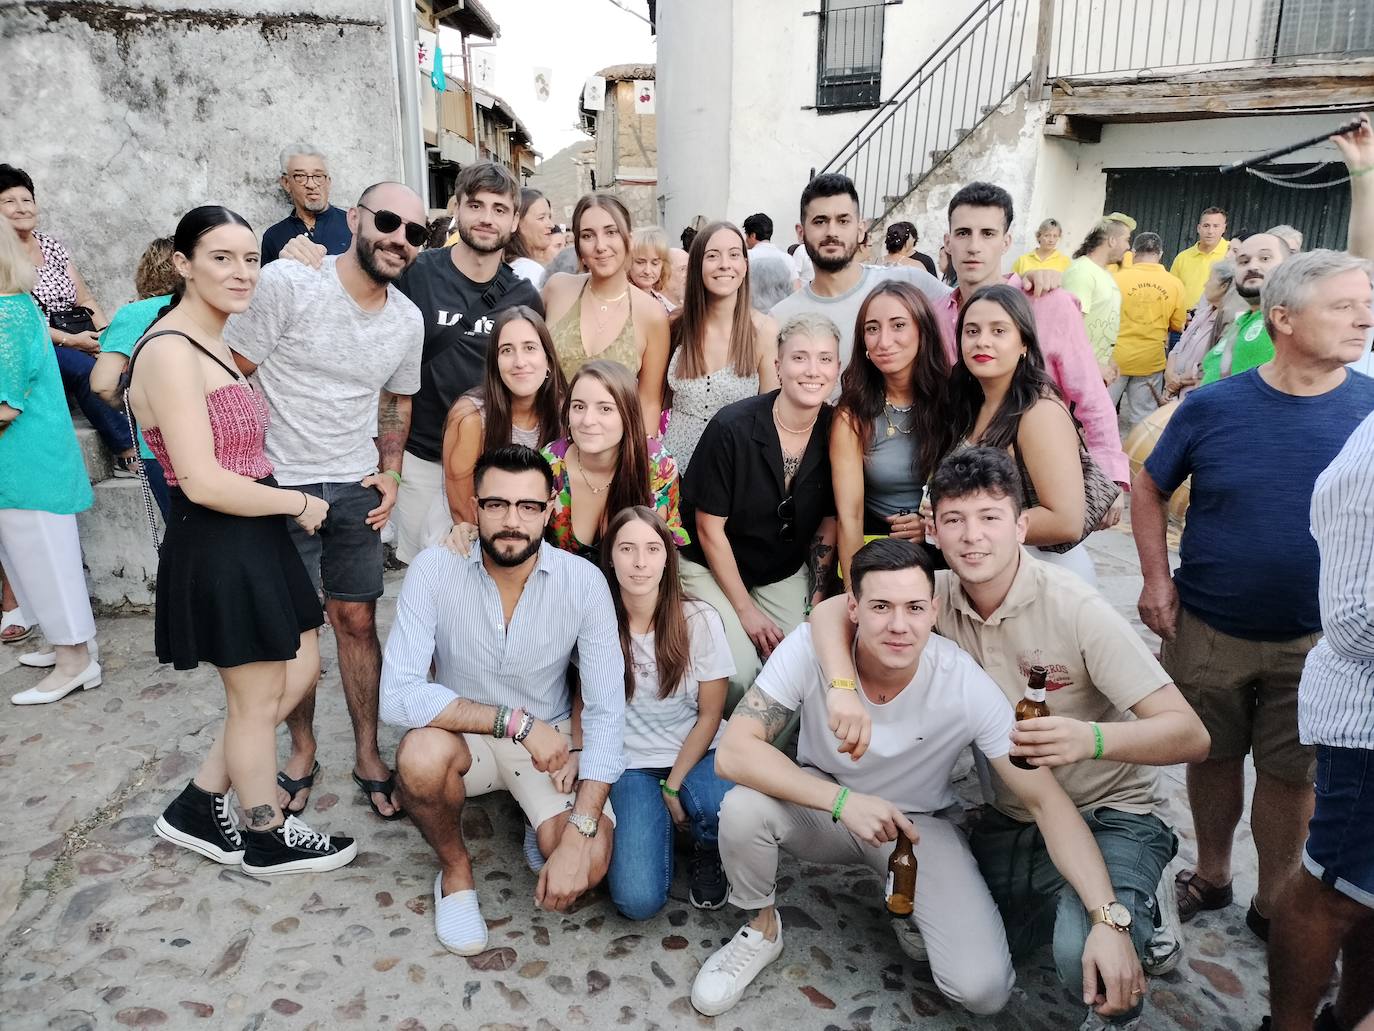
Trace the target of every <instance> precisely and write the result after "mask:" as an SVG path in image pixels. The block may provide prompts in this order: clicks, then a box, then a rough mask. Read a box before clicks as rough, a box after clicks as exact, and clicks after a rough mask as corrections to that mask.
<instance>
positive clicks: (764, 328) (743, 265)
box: [663, 222, 778, 472]
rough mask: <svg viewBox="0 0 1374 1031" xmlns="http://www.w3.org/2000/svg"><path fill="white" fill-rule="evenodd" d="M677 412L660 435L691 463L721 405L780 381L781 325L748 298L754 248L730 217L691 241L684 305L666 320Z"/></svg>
mask: <svg viewBox="0 0 1374 1031" xmlns="http://www.w3.org/2000/svg"><path fill="white" fill-rule="evenodd" d="M669 334H670V340H671V343H672V353H673V356H672V358H670V359H669V361H668V386H669V387H671V388H672V391H673V414H672V418H671V419H669V421H668V430H667V432H666V433H665V434H664V436H663V443H664V444H665V445H666V446H667V448H668V452H669V454H671V455H672V456H673V458H675V459H676V460H677V463H678V468H679V469H681V470H683V471H684V472H685V471H686V469H687V467H688V465H689V464H691V461H692V452H693V451H694V450H695V449H696V446H697V441H699V440H700V439H701V433H702V430H704V429H706V424H707V423H708V422H710V421H711V418H712V416H714V415H715V414H716V413H717V412H718V411H720V410H721V409H722V408H724V407H725V406H726V405H728V404H733V403H734V402H736V401H742V400H744V399H745V398H746V397H754V396H755V395H756V394H760V393H764V394H766V393H767V392H768V391H770V390H772V389H774V388H775V387H776V386H777V385H778V373H777V368H776V365H777V357H778V326H777V323H776V322H774V321H773V319H772V318H771V317H770V316H768V315H764V314H762V313H761V312H756V311H754V308H753V305H752V304H751V303H750V300H749V249H748V247H747V246H746V245H745V242H744V234H743V233H741V232H740V231H739V230H738V229H737V228H736V227H735V226H733V225H731V224H730V223H729V222H713V223H711V224H710V225H709V226H707V227H706V228H705V229H703V230H702V231H701V232H699V233H697V235H696V239H694V240H693V241H692V249H691V251H689V252H688V255H687V284H686V288H685V295H684V298H683V305H682V309H681V310H680V311H677V312H675V313H674V314H673V320H672V322H671V324H670V326H669Z"/></svg>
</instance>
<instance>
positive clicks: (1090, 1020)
mask: <svg viewBox="0 0 1374 1031" xmlns="http://www.w3.org/2000/svg"><path fill="white" fill-rule="evenodd" d="M1078 1031H1145V1018H1144V1017H1143V1016H1139V1017H1134V1018H1132V1019H1130V1020H1128V1021H1126V1023H1124V1024H1113V1023H1112V1022H1111V1021H1109V1020H1107V1019H1106V1018H1105V1017H1099V1016H1098V1015H1097V1014H1096V1013H1095V1012H1093V1011H1092V1010H1088V1016H1087V1018H1086V1019H1085V1020H1084V1021H1083V1023H1081V1024H1079V1025H1078Z"/></svg>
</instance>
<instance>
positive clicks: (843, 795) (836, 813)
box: [830, 788, 849, 823]
mask: <svg viewBox="0 0 1374 1031" xmlns="http://www.w3.org/2000/svg"><path fill="white" fill-rule="evenodd" d="M848 798H849V789H848V788H840V793H839V794H838V795H836V796H835V804H834V805H833V806H832V807H831V809H830V821H831V823H839V822H840V813H841V812H842V811H843V810H844V803H845V801H846V800H847V799H848Z"/></svg>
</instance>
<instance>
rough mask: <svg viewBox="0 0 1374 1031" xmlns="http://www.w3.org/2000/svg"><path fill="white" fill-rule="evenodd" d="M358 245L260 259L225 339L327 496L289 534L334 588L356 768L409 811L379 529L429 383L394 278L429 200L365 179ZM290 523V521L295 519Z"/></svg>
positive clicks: (421, 237) (418, 332) (308, 739)
mask: <svg viewBox="0 0 1374 1031" xmlns="http://www.w3.org/2000/svg"><path fill="white" fill-rule="evenodd" d="M348 228H349V231H350V232H351V233H352V236H353V240H352V243H351V244H350V245H349V247H348V250H346V251H345V252H344V253H342V254H340V255H338V256H337V257H335V256H329V257H325V258H324V259H323V261H322V262H321V263H320V264H319V266H318V267H316V268H312V267H310V266H308V265H305V264H302V263H300V262H296V261H276V262H273V263H272V264H271V265H269V266H267V267H266V268H264V269H263V270H262V274H261V276H260V277H259V279H258V284H257V289H256V290H255V291H254V293H253V299H252V303H251V304H250V305H249V307H248V310H247V311H245V312H243V313H242V314H240V315H235V316H233V317H232V318H231V319H230V321H229V323H228V325H226V326H225V329H224V339H225V341H226V342H227V343H228V344H229V345H230V347H232V348H233V350H234V357H235V360H236V361H237V362H238V364H239V368H241V369H242V370H243V372H244V373H245V374H253V375H254V379H255V381H256V384H257V387H258V389H259V391H260V392H261V394H262V397H263V399H264V400H265V402H266V404H267V409H268V415H269V423H268V429H267V448H266V450H267V453H268V455H269V456H271V460H272V465H273V466H274V468H275V469H276V477H277V481H278V482H279V483H280V484H282V485H283V486H290V487H293V488H295V489H297V490H302V491H305V492H307V493H310V494H314V495H316V496H317V497H322V498H324V500H326V501H327V502H329V518H328V519H327V520H326V521H325V523H324V525H323V526H321V527H320V531H319V532H318V533H316V534H313V535H309V534H306V533H304V532H295V531H293V532H292V540H293V541H295V544H296V548H297V550H298V551H299V552H300V554H301V558H302V559H303V560H304V562H305V567H306V569H307V570H308V571H309V572H310V575H311V578H312V580H313V581H314V584H315V589H316V590H318V591H320V592H321V593H322V594H323V595H324V599H325V608H326V610H327V612H328V613H329V623H330V626H331V627H332V628H333V631H334V637H335V640H336V642H337V643H338V649H339V675H340V678H341V679H342V681H343V690H344V698H345V700H346V702H347V704H348V714H349V716H350V717H351V719H352V721H353V735H354V742H355V746H356V753H357V754H356V758H355V762H354V764H353V780H354V782H355V783H357V785H358V788H359V790H361V791H362V793H363V797H364V798H365V799H366V800H367V803H368V805H369V806H371V808H372V811H373V812H374V813H376V814H377V815H378V816H380V817H382V818H383V819H395V818H397V817H398V816H400V815H401V810H400V807H399V805H397V803H396V801H395V798H394V795H395V791H396V781H395V776H394V775H393V774H392V772H391V770H390V769H389V768H388V766H387V764H386V763H384V762H383V761H382V758H381V755H380V753H379V751H378V748H377V691H378V683H379V680H380V677H381V667H382V651H381V645H380V644H379V642H378V640H377V618H376V609H377V599H378V598H379V597H381V594H382V563H383V555H382V539H381V530H382V528H383V527H384V526H386V524H387V521H388V519H389V518H390V517H391V512H392V508H393V507H394V506H395V504H396V495H397V490H398V488H399V486H400V483H401V474H402V468H401V466H402V461H403V457H404V454H405V442H406V437H407V436H408V434H409V432H410V409H411V395H412V394H414V393H415V392H416V391H418V390H419V389H420V358H421V351H422V348H423V346H424V332H425V324H424V318H423V317H422V316H421V314H420V311H419V309H418V308H416V307H415V305H414V304H413V303H412V302H411V301H410V300H409V299H408V298H407V297H406V296H405V295H404V294H402V293H401V291H400V290H398V289H397V288H396V286H395V280H396V279H397V277H399V276H400V275H401V273H403V272H404V271H405V270H406V269H408V268H410V266H411V265H412V264H413V263H414V261H415V258H416V256H417V255H418V254H419V252H420V247H421V246H422V245H423V244H424V242H425V240H426V238H427V237H428V230H427V229H426V226H425V207H424V202H423V201H422V200H421V199H420V197H419V196H418V195H417V194H416V193H415V192H414V191H413V190H411V189H409V188H408V187H406V186H403V185H401V184H400V183H394V182H383V183H377V184H376V185H374V186H370V187H368V189H366V190H365V191H363V195H362V196H361V197H360V198H358V203H357V204H356V205H354V206H353V207H352V208H351V209H350V210H349V211H348ZM292 525H294V524H292ZM314 715H315V694H314V691H311V692H310V693H309V694H307V695H306V696H305V698H304V699H303V700H302V702H301V704H300V705H299V706H298V707H297V709H296V711H295V712H293V713H292V714H291V715H290V716H288V717H287V721H286V722H287V726H288V728H289V729H290V732H291V757H290V759H289V760H288V761H287V764H286V767H285V768H284V769H283V770H282V771H281V772H280V773H279V774H278V775H277V783H278V786H279V788H280V790H279V792H278V794H279V801H280V803H281V806H282V808H283V809H285V810H286V811H287V812H301V811H303V810H304V808H305V804H306V800H307V798H308V795H309V792H310V789H311V788H312V787H313V786H314V782H315V774H316V772H317V771H318V769H319V764H318V763H317V762H316V761H315V733H314Z"/></svg>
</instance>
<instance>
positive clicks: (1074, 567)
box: [1030, 543, 1097, 587]
mask: <svg viewBox="0 0 1374 1031" xmlns="http://www.w3.org/2000/svg"><path fill="white" fill-rule="evenodd" d="M1030 551H1031V554H1033V555H1034V556H1035V557H1036V558H1038V559H1039V560H1040V561H1041V562H1048V563H1049V564H1050V565H1052V566H1062V567H1063V568H1065V569H1067V570H1069V571H1070V572H1074V573H1077V574H1078V576H1079V578H1080V579H1082V580H1083V581H1085V582H1086V583H1087V584H1088V586H1089V587H1096V586H1097V567H1096V566H1095V565H1093V557H1092V555H1091V554H1089V552H1088V545H1087V544H1086V543H1083V544H1075V545H1074V546H1073V547H1072V548H1070V549H1069V550H1068V551H1065V552H1058V551H1044V550H1042V549H1041V548H1037V547H1035V546H1033V545H1032V546H1031V549H1030Z"/></svg>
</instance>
